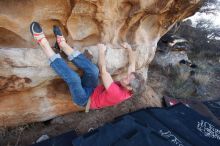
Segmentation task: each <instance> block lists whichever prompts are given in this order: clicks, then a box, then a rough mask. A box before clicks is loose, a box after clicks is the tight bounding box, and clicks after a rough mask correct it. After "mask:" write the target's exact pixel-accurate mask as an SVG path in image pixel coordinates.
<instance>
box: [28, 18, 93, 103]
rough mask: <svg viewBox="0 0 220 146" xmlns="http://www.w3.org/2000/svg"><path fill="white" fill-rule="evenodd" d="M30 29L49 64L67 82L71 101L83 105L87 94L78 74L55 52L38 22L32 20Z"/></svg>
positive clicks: (86, 99)
mask: <svg viewBox="0 0 220 146" xmlns="http://www.w3.org/2000/svg"><path fill="white" fill-rule="evenodd" d="M30 29H31V33H32V34H33V37H34V39H35V40H36V41H37V42H38V44H39V45H40V46H41V47H42V49H43V51H44V52H45V54H46V56H47V57H48V58H49V63H50V66H51V67H52V68H53V69H54V71H55V72H56V73H57V74H58V75H59V76H60V77H61V78H62V79H63V80H64V81H65V82H66V83H67V85H68V87H69V90H70V92H71V95H72V98H73V101H74V102H75V103H76V104H78V105H80V106H84V105H85V104H86V103H87V101H88V97H89V95H87V94H86V91H85V90H84V89H83V87H82V84H81V79H80V77H79V75H78V74H77V73H76V72H74V71H73V70H72V69H71V68H69V66H68V65H67V64H66V62H65V61H64V60H63V59H62V58H61V56H60V55H59V54H55V52H54V51H53V50H52V48H51V47H50V45H49V42H48V41H47V39H46V38H45V36H44V33H43V31H42V28H41V27H40V25H39V23H37V22H33V23H32V24H31V27H30Z"/></svg>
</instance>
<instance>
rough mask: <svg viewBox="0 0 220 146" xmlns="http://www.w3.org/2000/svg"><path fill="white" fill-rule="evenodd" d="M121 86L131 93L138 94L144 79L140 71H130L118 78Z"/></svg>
mask: <svg viewBox="0 0 220 146" xmlns="http://www.w3.org/2000/svg"><path fill="white" fill-rule="evenodd" d="M120 83H121V85H122V86H123V87H125V88H126V89H128V90H131V91H132V92H133V94H140V93H142V92H143V91H144V87H145V80H144V78H143V76H142V75H141V74H140V73H136V72H132V73H130V74H129V75H127V76H126V77H124V78H123V79H121V80H120Z"/></svg>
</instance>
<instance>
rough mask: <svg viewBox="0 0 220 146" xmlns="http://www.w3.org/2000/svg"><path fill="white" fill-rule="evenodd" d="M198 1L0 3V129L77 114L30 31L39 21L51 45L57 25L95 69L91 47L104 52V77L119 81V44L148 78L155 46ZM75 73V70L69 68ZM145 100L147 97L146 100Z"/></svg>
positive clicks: (123, 59)
mask: <svg viewBox="0 0 220 146" xmlns="http://www.w3.org/2000/svg"><path fill="white" fill-rule="evenodd" d="M200 3H201V1H200V0H184V1H180V0H177V1H176V0H175V1H174V0H163V1H161V0H148V1H147V0H117V1H115V0H56V1H54V0H46V1H45V0H22V1H17V0H10V1H7V0H1V1H0V47H1V48H0V91H1V92H0V126H12V125H17V124H23V123H28V122H34V121H43V120H48V119H50V118H53V117H55V116H57V115H61V114H65V113H68V112H72V111H79V110H81V109H80V108H79V107H77V106H75V105H74V104H73V103H72V101H71V98H70V95H69V91H68V88H67V86H66V85H65V83H64V82H63V81H62V80H61V79H59V78H58V77H57V76H56V74H55V73H54V72H53V71H52V70H51V68H50V67H49V64H48V63H47V59H46V57H45V56H44V54H43V52H42V51H41V49H40V48H39V46H38V45H37V44H35V43H33V41H32V37H31V34H30V32H29V25H30V23H31V22H32V21H38V22H40V23H41V25H42V26H43V29H44V31H45V33H46V36H47V38H48V39H49V41H50V43H51V45H53V44H54V41H55V38H54V36H53V33H52V26H53V25H55V24H56V25H59V26H60V27H61V28H62V31H63V32H64V34H65V36H66V37H67V38H68V39H67V40H68V43H70V44H71V45H74V46H75V47H76V48H79V49H80V50H81V51H82V52H83V51H84V50H85V49H87V50H89V51H90V52H91V53H92V55H93V60H92V61H93V62H94V63H97V56H98V53H97V49H96V47H95V44H97V43H100V42H102V43H105V44H107V46H108V50H107V54H106V61H107V68H108V71H109V72H110V73H111V74H112V75H114V77H115V78H119V77H120V76H121V75H122V74H123V73H125V72H126V68H127V64H128V60H127V53H126V51H125V50H123V49H122V48H120V46H119V43H120V42H122V41H127V42H129V43H130V44H131V45H132V46H133V48H135V49H136V50H137V54H138V58H137V62H136V66H137V68H138V70H139V71H140V72H142V73H143V74H144V75H145V77H146V78H147V70H148V65H149V63H150V62H151V61H152V59H153V57H154V54H155V50H156V46H157V42H158V40H159V39H160V37H161V36H162V35H164V34H165V33H166V32H167V31H168V30H169V29H170V28H171V27H172V26H173V24H175V23H176V22H177V21H180V20H182V19H184V18H186V17H188V16H190V15H192V14H194V13H195V12H196V11H197V9H198V8H199V6H200ZM72 67H73V69H76V68H75V67H74V66H72ZM146 98H147V97H146Z"/></svg>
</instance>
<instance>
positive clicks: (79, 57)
mask: <svg viewBox="0 0 220 146" xmlns="http://www.w3.org/2000/svg"><path fill="white" fill-rule="evenodd" d="M53 31H54V34H55V36H56V38H57V43H58V45H59V47H60V49H61V50H63V51H64V53H65V54H66V55H67V56H68V59H69V60H70V61H71V62H72V63H74V64H75V65H76V66H77V67H79V68H80V69H82V70H83V71H84V74H83V76H82V85H83V87H91V88H95V87H96V86H97V85H98V75H99V70H98V68H97V66H96V65H95V64H93V63H92V62H91V61H90V60H89V59H87V58H86V57H85V56H84V55H83V54H81V53H80V52H79V51H78V50H76V49H73V48H72V47H70V46H69V45H68V44H67V43H66V40H65V38H64V37H63V34H62V32H61V30H60V28H59V27H58V26H54V27H53Z"/></svg>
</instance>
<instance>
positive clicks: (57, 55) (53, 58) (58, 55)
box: [48, 54, 61, 64]
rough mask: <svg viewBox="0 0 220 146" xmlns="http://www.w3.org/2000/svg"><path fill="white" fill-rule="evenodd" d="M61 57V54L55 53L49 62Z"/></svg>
mask: <svg viewBox="0 0 220 146" xmlns="http://www.w3.org/2000/svg"><path fill="white" fill-rule="evenodd" d="M57 58H61V56H60V54H54V55H53V56H52V57H50V58H49V61H48V62H49V64H51V63H52V62H53V61H54V60H55V59H57Z"/></svg>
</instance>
